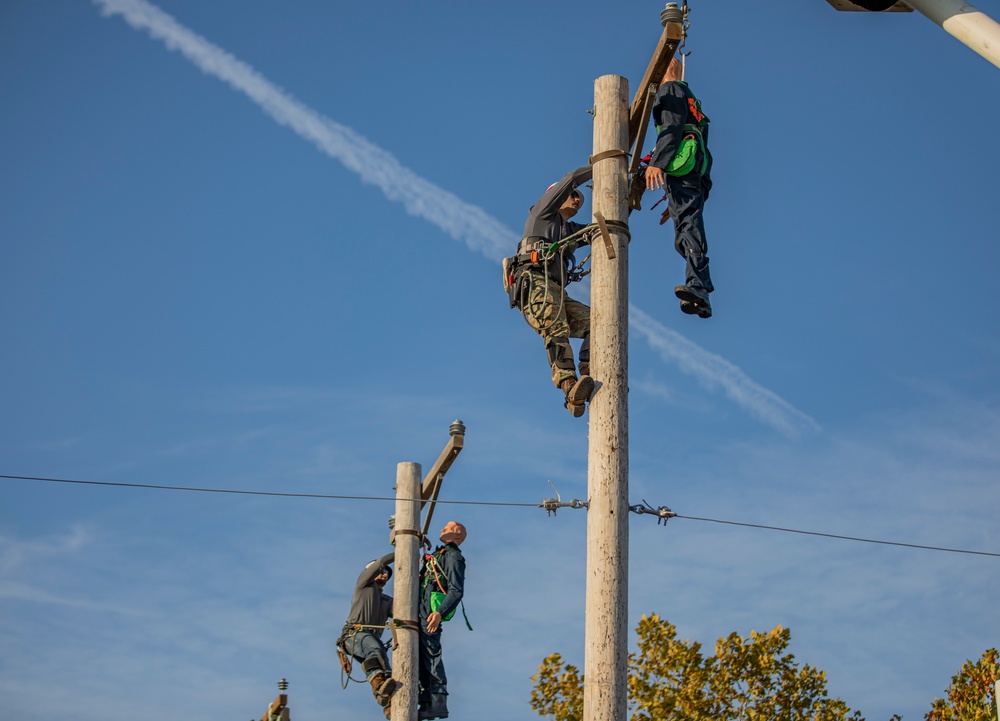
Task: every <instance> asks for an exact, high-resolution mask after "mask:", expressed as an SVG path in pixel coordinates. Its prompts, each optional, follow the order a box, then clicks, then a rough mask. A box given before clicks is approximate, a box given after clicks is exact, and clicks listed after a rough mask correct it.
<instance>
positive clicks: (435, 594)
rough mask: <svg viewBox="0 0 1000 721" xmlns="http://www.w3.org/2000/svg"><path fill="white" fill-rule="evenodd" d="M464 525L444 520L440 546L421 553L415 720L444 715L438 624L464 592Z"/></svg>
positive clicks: (444, 679) (445, 700)
mask: <svg viewBox="0 0 1000 721" xmlns="http://www.w3.org/2000/svg"><path fill="white" fill-rule="evenodd" d="M466 535H467V533H466V530H465V526H463V525H462V524H461V523H458V522H457V521H448V523H446V524H445V526H444V528H442V529H441V545H440V546H438V548H437V550H435V551H434V553H433V554H427V555H425V556H424V565H423V568H422V569H421V570H420V604H419V612H420V696H419V702H420V707H419V709H418V712H417V718H418V719H436V718H448V688H447V687H448V677H447V676H446V675H445V672H444V662H443V661H442V659H441V623H442V622H443V621H446V620H448V619H449V618H451V616H452V614H454V613H455V610H456V609H457V608H458V604H459V602H461V600H462V596H463V595H464V593H465V557H464V556H463V555H462V552H461V551H460V550H459V549H458V547H459V546H461V545H462V542H463V541H465V537H466Z"/></svg>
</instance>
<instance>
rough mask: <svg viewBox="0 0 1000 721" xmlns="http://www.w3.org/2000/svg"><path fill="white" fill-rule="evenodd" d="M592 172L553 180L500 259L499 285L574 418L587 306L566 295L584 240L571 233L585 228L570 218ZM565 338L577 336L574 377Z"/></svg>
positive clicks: (584, 377) (583, 393)
mask: <svg viewBox="0 0 1000 721" xmlns="http://www.w3.org/2000/svg"><path fill="white" fill-rule="evenodd" d="M592 176H593V170H592V169H591V166H589V165H584V166H582V167H580V168H577V169H576V170H573V171H570V172H569V173H567V174H566V175H564V176H563V177H562V178H561V179H559V180H558V181H556V182H555V183H553V184H552V185H550V186H549V187H548V189H547V190H546V191H545V192H544V193H543V194H542V196H541V197H540V198H539V199H538V202H536V203H535V204H534V205H533V206H531V208H530V209H529V210H528V220H527V221H526V222H525V224H524V235H523V236H522V238H521V242H520V244H519V245H518V248H517V255H515V256H513V257H511V258H508V259H506V260H505V261H504V288H505V289H506V290H507V294H508V297H509V300H510V305H511V307H512V308H517V309H518V310H520V311H521V313H522V314H523V315H524V319H525V320H526V321H527V322H528V325H530V326H531V327H532V328H534V329H535V331H536V332H537V333H538V334H539V335H540V336H541V337H542V340H543V341H544V342H545V354H546V356H547V357H548V361H549V367H550V368H551V370H552V383H553V384H554V385H555V387H556V388H558V389H559V390H561V391H562V392H563V396H564V399H565V400H564V402H563V405H564V406H565V407H566V408H567V410H569V412H570V413H571V414H572V415H573V417H574V418H579V417H581V416H582V415H583V414H584V413H586V410H587V401H589V400H590V395H591V393H592V392H593V390H594V380H593V379H592V378H591V377H590V308H588V307H587V306H586V305H584V304H583V303H581V302H579V301H577V300H574V299H573V298H570V297H569V296H568V295H566V286H567V285H569V284H570V283H572V282H573V281H574V280H579V277H578V275H577V273H576V257H575V255H574V252H575V251H576V249H577V248H578V247H580V246H585V245H588V244H589V242H590V241H589V240H588V238H587V237H585V236H581V235H577V233H578V232H579V231H581V230H583V229H584V228H586V227H587V226H586V225H584V224H582V223H576V222H573V221H572V220H570V218H572V217H573V216H575V215H576V214H577V213H578V212H579V211H580V208H581V206H582V205H583V193H582V192H580V190H579V186H580V185H582V184H584V183H586V182H587V181H588V180H590V179H591V177H592ZM570 338H582V339H583V343H582V344H581V345H580V375H579V376H577V374H576V371H577V368H576V364H575V362H574V360H573V349H572V348H571V347H570V344H569V339H570Z"/></svg>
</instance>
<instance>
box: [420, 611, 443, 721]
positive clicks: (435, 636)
mask: <svg viewBox="0 0 1000 721" xmlns="http://www.w3.org/2000/svg"><path fill="white" fill-rule="evenodd" d="M420 625H421V626H424V623H423V622H422V623H421V624H420ZM447 686H448V677H447V676H446V675H445V673H444V661H443V660H442V658H441V632H440V631H438V632H437V633H427V630H426V628H421V629H420V699H419V700H420V703H421V704H428V703H430V701H431V696H432V695H438V694H440V695H445V696H446V695H447V694H448V688H447Z"/></svg>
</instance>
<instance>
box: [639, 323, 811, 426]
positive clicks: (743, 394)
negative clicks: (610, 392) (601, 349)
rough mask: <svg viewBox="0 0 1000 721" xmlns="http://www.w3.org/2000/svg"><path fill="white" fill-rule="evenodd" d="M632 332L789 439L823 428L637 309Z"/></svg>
mask: <svg viewBox="0 0 1000 721" xmlns="http://www.w3.org/2000/svg"><path fill="white" fill-rule="evenodd" d="M628 325H629V330H630V331H633V330H634V331H638V332H639V334H640V335H642V336H643V337H644V338H645V339H646V340H647V341H648V342H649V344H650V345H651V346H652V347H653V350H655V351H656V352H657V353H658V354H659V356H660V357H661V358H662V359H663V360H665V361H667V362H668V363H675V364H676V365H677V366H678V367H679V368H680V369H681V370H682V371H683V372H685V373H687V374H689V375H693V376H694V377H695V378H697V379H698V380H699V381H700V382H701V383H702V384H703V385H705V386H706V387H708V388H712V389H715V388H719V387H721V388H722V390H723V392H724V393H725V394H726V396H727V397H729V398H730V400H732V401H733V402H734V403H736V404H737V405H740V406H742V407H743V408H745V409H746V410H747V411H749V412H750V413H751V414H753V415H754V416H756V417H757V418H759V419H760V420H762V421H763V422H764V423H767V424H768V425H769V426H772V427H774V428H777V429H778V430H779V431H781V432H783V433H785V434H787V435H792V436H795V435H799V434H800V433H802V432H803V431H806V430H808V431H818V430H819V424H818V423H816V421H815V420H813V419H812V418H811V417H809V416H807V415H806V414H805V413H803V412H802V411H800V410H798V409H797V408H795V406H793V405H791V404H790V403H788V402H787V401H785V400H784V399H782V398H781V397H780V396H778V395H776V394H774V393H772V392H771V391H769V390H768V389H767V388H764V387H763V386H760V385H758V384H757V383H755V382H754V381H752V380H751V379H750V378H748V377H747V375H746V374H745V373H744V372H743V371H741V370H740V369H739V368H737V367H736V366H734V365H733V364H732V363H730V362H729V361H727V360H726V359H725V358H722V357H720V356H717V355H715V354H714V353H710V352H709V351H707V350H705V349H704V348H702V347H700V346H698V345H696V344H694V343H692V342H691V341H689V340H688V339H687V338H685V337H684V336H682V335H681V334H680V333H678V332H676V331H673V330H670V329H669V328H667V327H666V326H664V325H663V324H662V323H659V322H657V321H655V320H653V318H651V317H650V316H649V315H647V314H646V313H644V312H643V311H641V310H639V309H638V308H637V307H635V306H634V305H633V306H631V307H630V308H629V315H628Z"/></svg>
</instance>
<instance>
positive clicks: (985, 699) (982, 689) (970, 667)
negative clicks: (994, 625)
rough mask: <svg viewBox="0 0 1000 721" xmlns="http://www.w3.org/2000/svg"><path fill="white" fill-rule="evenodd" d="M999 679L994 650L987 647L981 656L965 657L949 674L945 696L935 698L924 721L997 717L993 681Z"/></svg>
mask: <svg viewBox="0 0 1000 721" xmlns="http://www.w3.org/2000/svg"><path fill="white" fill-rule="evenodd" d="M997 679H1000V665H998V663H997V650H996V649H995V648H988V649H986V650H985V651H984V652H983V656H982V658H980V659H979V660H978V661H976V662H975V663H973V662H972V661H966V662H965V663H964V664H962V668H961V669H960V670H959V672H958V673H956V674H955V675H954V676H952V677H951V685H950V686H949V687H948V688H947V689H946V690H945V693H947V694H948V698H947V700H945V699H938V698H936V699H934V703H933V704H931V710H930V711H929V712H928V713H927V715H926V716H924V720H925V721H998V719H997V711H996V703H997V700H996V697H995V694H996V690H995V689H996V687H995V685H994V684H995V683H996V681H997Z"/></svg>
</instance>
